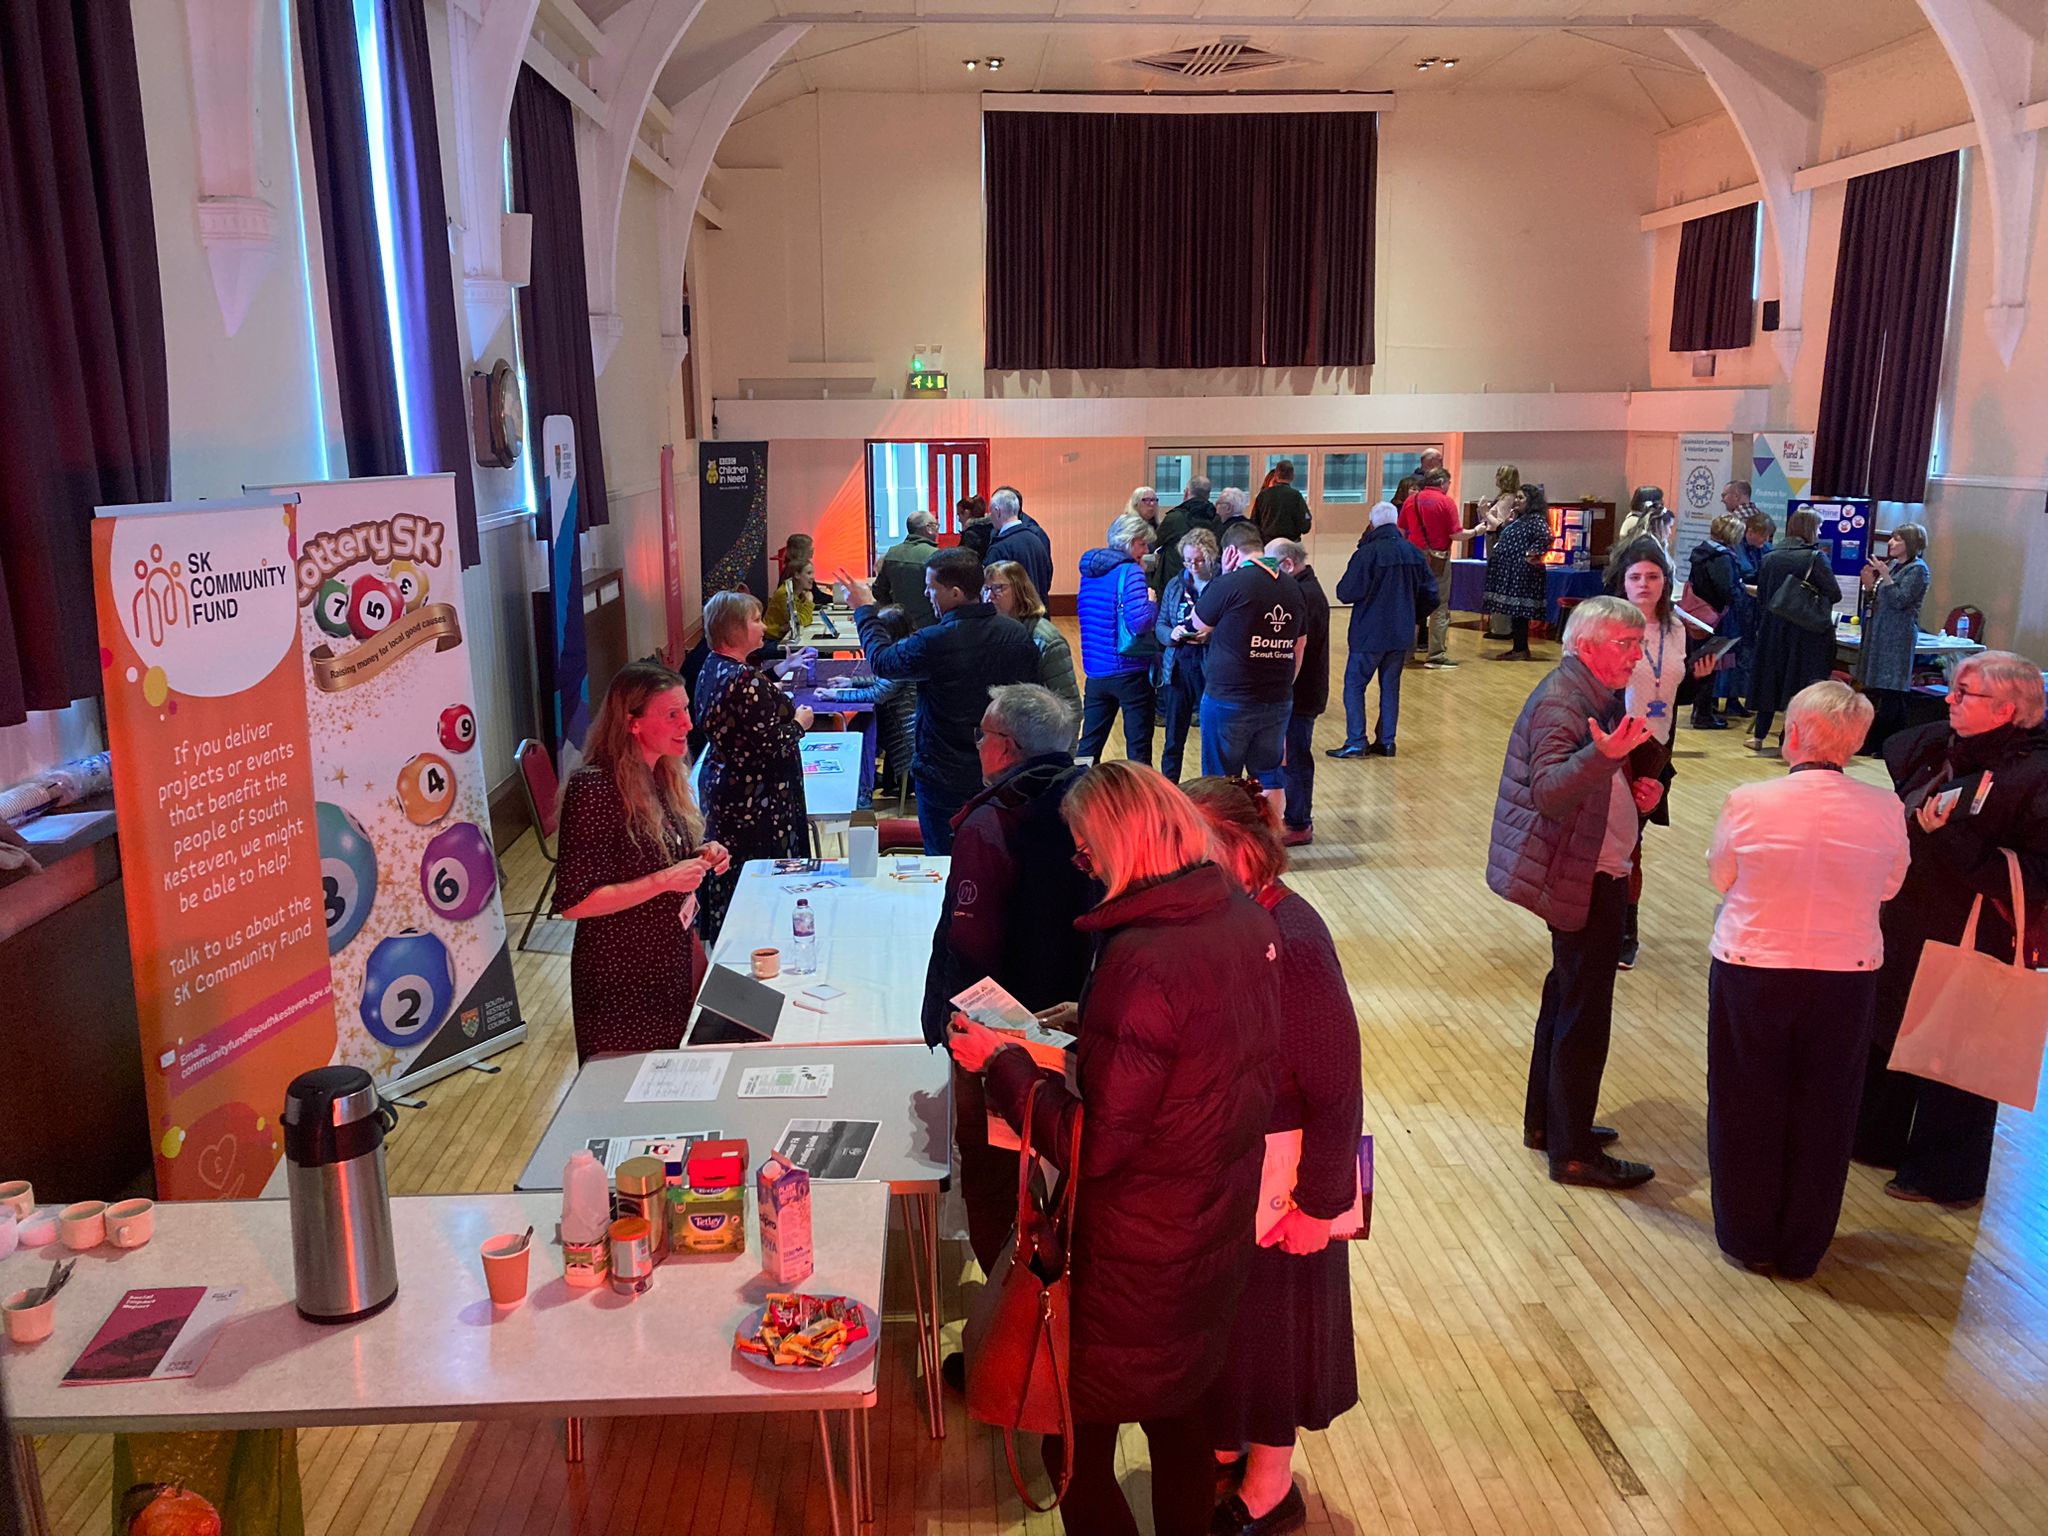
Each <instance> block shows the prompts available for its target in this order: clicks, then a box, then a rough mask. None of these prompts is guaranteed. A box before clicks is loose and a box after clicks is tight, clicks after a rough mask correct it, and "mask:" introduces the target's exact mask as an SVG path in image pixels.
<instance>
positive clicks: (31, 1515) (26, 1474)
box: [7, 1435, 56, 1536]
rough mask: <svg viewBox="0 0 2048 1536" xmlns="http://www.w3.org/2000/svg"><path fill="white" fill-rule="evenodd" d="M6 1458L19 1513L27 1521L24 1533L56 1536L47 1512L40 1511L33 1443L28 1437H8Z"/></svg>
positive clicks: (39, 1471)
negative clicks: (11, 1463)
mask: <svg viewBox="0 0 2048 1536" xmlns="http://www.w3.org/2000/svg"><path fill="white" fill-rule="evenodd" d="M7 1442H8V1450H7V1454H8V1455H9V1456H11V1457H12V1458H13V1459H14V1483H15V1487H16V1488H17V1489H18V1490H19V1491H20V1494H21V1508H22V1513H23V1514H24V1515H26V1516H27V1517H28V1523H27V1525H25V1526H24V1527H23V1529H24V1530H25V1531H26V1532H27V1533H28V1536H55V1531H56V1527H55V1526H53V1525H51V1524H50V1512H49V1510H47V1509H46V1508H44V1507H43V1474H42V1469H41V1468H40V1467H38V1466H37V1465H36V1443H35V1441H34V1440H32V1439H30V1438H29V1437H28V1436H27V1435H9V1436H8V1437H7Z"/></svg>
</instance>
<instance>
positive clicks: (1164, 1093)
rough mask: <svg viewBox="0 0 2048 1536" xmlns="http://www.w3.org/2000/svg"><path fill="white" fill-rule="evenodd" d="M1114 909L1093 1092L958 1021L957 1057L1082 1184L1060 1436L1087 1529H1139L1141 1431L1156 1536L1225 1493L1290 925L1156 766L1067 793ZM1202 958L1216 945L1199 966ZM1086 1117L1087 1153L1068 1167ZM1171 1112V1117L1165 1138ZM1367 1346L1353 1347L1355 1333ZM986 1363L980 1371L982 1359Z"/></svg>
mask: <svg viewBox="0 0 2048 1536" xmlns="http://www.w3.org/2000/svg"><path fill="white" fill-rule="evenodd" d="M1060 812H1061V815H1062V816H1063V817H1064V818H1065V820H1066V823H1067V826H1068V828H1069V829H1070V830H1071V831H1072V832H1073V835H1074V846H1075V849H1076V850H1077V851H1076V855H1075V857H1076V859H1077V860H1078V861H1079V862H1080V863H1081V864H1082V865H1083V866H1084V867H1085V868H1087V869H1088V870H1090V871H1092V872H1093V874H1094V875H1095V877H1096V879H1098V880H1099V881H1101V882H1102V884H1103V886H1104V888H1105V892H1106V894H1105V896H1104V898H1103V901H1102V904H1101V905H1100V906H1097V907H1096V908H1094V909H1093V910H1092V911H1090V912H1087V913H1084V914H1083V915H1082V916H1081V917H1079V918H1078V919H1076V920H1075V923H1074V926H1075V927H1076V928H1078V929H1081V930H1083V931H1084V932H1086V933H1088V934H1090V935H1091V936H1093V938H1094V939H1095V942H1096V946H1097V948H1096V959H1095V968H1094V970H1093V972H1092V973H1091V974H1090V976H1089V978H1088V983H1087V985H1086V987H1085V988H1084V989H1083V990H1082V993H1081V1001H1080V1008H1079V1019H1078V1024H1077V1025H1075V1024H1063V1025H1062V1027H1074V1028H1077V1032H1078V1034H1079V1036H1080V1039H1079V1043H1078V1044H1077V1045H1076V1046H1075V1056H1076V1058H1077V1060H1078V1070H1077V1076H1078V1079H1079V1082H1080V1085H1081V1092H1080V1097H1078V1098H1076V1097H1075V1096H1074V1095H1073V1094H1072V1093H1071V1092H1069V1091H1068V1089H1067V1086H1066V1082H1065V1079H1064V1078H1062V1077H1061V1076H1060V1075H1059V1074H1058V1073H1045V1072H1041V1071H1040V1069H1039V1068H1038V1067H1037V1065H1036V1064H1035V1063H1034V1062H1033V1061H1032V1059H1031V1056H1030V1055H1029V1053H1028V1052H1026V1051H1024V1050H1023V1049H1021V1048H1020V1047H1018V1046H1016V1045H1014V1044H1006V1043H1005V1040H1004V1037H1003V1036H1001V1035H997V1034H995V1033H993V1032H992V1031H990V1030H987V1029H984V1028H982V1027H981V1026H980V1025H978V1024H975V1023H973V1022H971V1021H970V1020H968V1019H966V1018H964V1017H962V1016H960V1015H958V1014H956V1015H954V1017H953V1024H952V1048H953V1060H954V1062H955V1063H956V1064H957V1065H958V1066H959V1067H960V1068H961V1069H963V1070H965V1071H968V1072H982V1073H984V1074H985V1078H986V1085H987V1086H986V1091H987V1095H988V1103H989V1106H990V1107H991V1108H992V1109H994V1110H995V1111H996V1112H997V1113H998V1114H1000V1115H1002V1116H1003V1118H1004V1119H1006V1120H1008V1121H1009V1122H1010V1124H1011V1125H1013V1126H1021V1125H1022V1123H1023V1119H1024V1113H1025V1106H1026V1102H1027V1098H1030V1090H1031V1088H1032V1086H1033V1085H1034V1084H1037V1085H1038V1086H1039V1092H1038V1093H1037V1095H1036V1097H1035V1099H1032V1100H1031V1102H1032V1103H1034V1105H1035V1109H1034V1111H1033V1119H1032V1145H1033V1147H1034V1148H1035V1149H1036V1150H1037V1151H1038V1152H1040V1153H1041V1154H1043V1155H1045V1156H1048V1157H1050V1158H1052V1159H1053V1160H1054V1161H1055V1162H1056V1163H1059V1164H1061V1165H1062V1166H1061V1172H1062V1174H1063V1175H1064V1176H1065V1177H1067V1178H1078V1179H1079V1180H1080V1181H1081V1182H1080V1186H1079V1189H1078V1191H1077V1196H1076V1198H1077V1202H1078V1203H1077V1207H1076V1211H1075V1216H1074V1239H1073V1245H1072V1250H1071V1252H1072V1262H1073V1322H1072V1330H1073V1331H1072V1341H1073V1355H1072V1381H1071V1394H1072V1401H1073V1414H1074V1422H1075V1434H1074V1438H1073V1443H1072V1444H1071V1445H1063V1444H1061V1443H1060V1442H1057V1441H1048V1443H1047V1445H1046V1467H1047V1470H1048V1472H1049V1473H1051V1475H1052V1477H1053V1480H1054V1484H1055V1486H1058V1485H1059V1483H1060V1469H1061V1466H1062V1464H1063V1460H1064V1458H1065V1457H1066V1456H1067V1455H1071V1457H1072V1468H1073V1477H1072V1484H1071V1486H1070V1487H1068V1489H1067V1493H1066V1499H1065V1502H1064V1503H1063V1504H1062V1505H1061V1507H1060V1517H1061V1519H1062V1521H1063V1522H1064V1523H1065V1526H1066V1529H1067V1530H1068V1531H1069V1532H1071V1533H1073V1536H1106V1533H1107V1536H1125V1533H1133V1532H1135V1531H1136V1530H1137V1525H1136V1524H1135V1522H1134V1521H1133V1518H1132V1515H1131V1511H1130V1507H1129V1505H1127V1504H1126V1503H1125V1502H1124V1496H1123V1491H1122V1490H1121V1489H1120V1488H1119V1487H1118V1486H1117V1480H1116V1442H1117V1430H1118V1427H1119V1426H1121V1425H1124V1424H1130V1423H1137V1424H1141V1425H1142V1426H1143V1427H1144V1430H1145V1437H1146V1440H1147V1442H1148V1443H1149V1445H1150V1448H1151V1456H1152V1525H1153V1530H1154V1531H1155V1532H1156V1533H1157V1536H1203V1533H1205V1532H1207V1531H1208V1529H1209V1522H1210V1518H1211V1515H1212V1513H1213V1510H1214V1505H1215V1475H1214V1472H1213V1470H1212V1468H1213V1465H1214V1458H1213V1457H1212V1455H1211V1453H1210V1449H1209V1439H1210V1437H1209V1426H1208V1420H1207V1416H1206V1412H1205V1407H1206V1398H1207V1394H1208V1392H1209V1389H1210V1387H1211V1385H1212V1383H1213V1382H1214V1381H1215V1379H1216V1376H1217V1374H1218V1372H1219V1371H1220V1370H1221V1368H1222V1365H1223V1356H1224V1351H1225V1349H1226V1347H1227V1346H1228V1344H1229V1342H1230V1335H1231V1328H1232V1325H1233V1323H1234V1321H1235V1319H1236V1314H1237V1305H1238V1296H1239V1294H1240V1292H1241V1291H1242V1290H1243V1288H1244V1284H1245V1275H1246V1271H1247V1269H1248V1267H1249V1265H1250V1262H1251V1256H1252V1241H1251V1234H1252V1224H1253V1210H1254V1207H1255V1206H1256V1205H1257V1203H1258V1193H1259V1168H1260V1163H1261V1160H1262V1155H1263V1150H1264V1143H1265V1132H1266V1123H1267V1117H1268V1115H1269V1113H1270V1111H1271V1110H1272V1107H1273V1071H1272V1066H1271V1049H1270V1036H1271V1032H1272V1029H1273V1027H1274V1024H1275V1021H1276V1020H1278V1019H1279V1018H1280V1016H1281V1009H1282V1006H1283V1004H1282V1000H1281V992H1280V964H1279V959H1280V932H1279V930H1278V928H1276V927H1275V926H1274V923H1273V919H1272V918H1271V917H1269V916H1268V915H1267V914H1266V913H1265V912H1264V911H1263V910H1261V908H1260V907H1259V906H1258V904H1257V903H1255V902H1254V901H1252V900H1251V899H1250V898H1249V897H1248V896H1246V895H1245V894H1244V891H1243V889H1242V888H1241V887H1240V886H1239V885H1238V883H1237V881H1236V879H1235V878H1234V877H1233V876H1232V875H1231V874H1230V873H1229V872H1228V871H1226V870H1224V869H1222V868H1221V867H1219V866H1218V865H1216V864H1215V863H1212V862H1211V861H1210V857H1209V829H1208V825H1207V824H1206V823H1205V822H1204V821H1203V819H1202V817H1201V815H1200V813H1199V812H1197V811H1196V809H1195V807H1194V806H1193V805H1192V804H1191V803H1190V802H1189V801H1188V799H1187V798H1186V797H1185V796H1184V795H1182V794H1181V792H1180V791H1179V790H1177V789H1175V788H1174V787H1173V786H1172V785H1171V784H1169V783H1167V781H1166V780H1165V779H1164V778H1163V777H1161V776H1160V774H1159V773H1157V772H1156V771H1155V770H1153V769H1151V768H1148V767H1144V766H1141V765H1139V764H1136V763H1129V762H1112V763H1102V764H1098V765H1097V766H1096V767H1095V768H1093V769H1091V770H1090V771H1089V772H1088V773H1087V774H1085V775H1083V777H1082V778H1081V779H1080V781H1079V782H1078V783H1076V784H1075V785H1074V787H1073V788H1072V789H1070V790H1069V791H1068V792H1067V797H1066V800H1065V801H1064V802H1063V803H1062V805H1061V808H1060ZM1190 955H1199V956H1201V963H1200V964H1199V965H1190V964H1189V963H1188V957H1189V956H1190ZM1077 1115H1078V1116H1080V1117H1081V1157H1080V1165H1079V1167H1067V1166H1065V1162H1066V1159H1067V1157H1068V1149H1069V1145H1070V1141H1069V1138H1070V1135H1071V1133H1072V1130H1073V1127H1074V1125H1075V1117H1076V1116H1077ZM1162 1127H1170V1131H1169V1132H1167V1133H1165V1134H1162ZM1346 1347H1347V1348H1348V1347H1349V1346H1348V1345H1347V1346H1346ZM971 1364H972V1363H971V1362H970V1369H971Z"/></svg>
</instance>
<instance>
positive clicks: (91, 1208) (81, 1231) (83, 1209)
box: [57, 1200, 107, 1253]
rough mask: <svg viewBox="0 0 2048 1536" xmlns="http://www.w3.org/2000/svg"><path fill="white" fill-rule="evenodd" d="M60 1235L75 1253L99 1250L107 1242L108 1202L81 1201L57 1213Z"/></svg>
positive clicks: (66, 1245) (65, 1244) (67, 1246)
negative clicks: (90, 1249)
mask: <svg viewBox="0 0 2048 1536" xmlns="http://www.w3.org/2000/svg"><path fill="white" fill-rule="evenodd" d="M57 1228H58V1235H59V1236H61V1237H62V1238H63V1239H64V1246H65V1247H66V1248H69V1249H71V1250H72V1251H73V1252H74V1253H83V1252H84V1251H85V1250H86V1249H88V1248H97V1247H99V1245H100V1244H101V1243H104V1242H105V1241H106V1240H107V1202H106V1201H104V1200H81V1201H79V1202H78V1203H77V1204H76V1205H67V1206H65V1207H64V1209H63V1210H61V1211H59V1212H58V1213H57Z"/></svg>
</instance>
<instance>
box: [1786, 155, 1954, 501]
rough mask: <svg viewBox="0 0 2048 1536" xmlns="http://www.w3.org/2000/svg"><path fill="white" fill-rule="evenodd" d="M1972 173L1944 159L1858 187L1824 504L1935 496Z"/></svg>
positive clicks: (1821, 476)
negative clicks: (1958, 260)
mask: <svg viewBox="0 0 2048 1536" xmlns="http://www.w3.org/2000/svg"><path fill="white" fill-rule="evenodd" d="M1960 165H1961V157H1960V156H1958V155H1939V156H1937V157H1935V158H1934V159H1931V160H1915V161H1912V162H1911V163H1909V164H1907V165H1899V166H1894V167H1892V169H1890V170H1888V171H1878V172H1876V173H1875V174H1873V175H1870V176H1858V177H1856V178H1855V179H1854V180H1853V181H1851V182H1850V183H1849V189H1848V193H1847V196H1846V198H1845V200H1844V202H1843V205H1842V244H1841V249H1840V251H1839V253H1838V254H1837V256H1836V258H1835V303H1834V310H1833V312H1832V316H1831V318H1830V319H1829V321H1828V356H1827V364H1826V367H1825V368H1824V369H1823V371H1822V373H1821V386H1820V425H1819V428H1818V430H1817V431H1816V432H1815V434H1814V443H1813V487H1814V492H1815V494H1816V495H1822V496H1868V497H1870V498H1871V499H1872V500H1873V501H1920V500H1923V499H1924V498H1925V497H1926V495H1927V457H1928V454H1929V453H1930V451H1931V450H1932V448H1933V445H1934V406H1935V401H1936V398H1937V396H1938V395H1939V393H1940V389H1941V353H1942V346H1943V340H1944V337H1945V335H1946V332H1947V321H1948V269H1949V256H1950V253H1951V250H1952V248H1953V246H1954V243H1955V228H1956V192H1957V187H1958V184H1959V172H1960Z"/></svg>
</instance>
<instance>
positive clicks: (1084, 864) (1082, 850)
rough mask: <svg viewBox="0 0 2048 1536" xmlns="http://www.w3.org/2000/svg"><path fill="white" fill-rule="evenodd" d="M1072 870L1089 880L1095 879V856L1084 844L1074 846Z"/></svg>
mask: <svg viewBox="0 0 2048 1536" xmlns="http://www.w3.org/2000/svg"><path fill="white" fill-rule="evenodd" d="M1074 868H1076V869H1078V870H1079V871H1081V873H1082V874H1084V875H1086V876H1088V877H1089V878H1090V879H1091V880H1092V879H1094V878H1095V856H1094V855H1093V854H1091V853H1090V852H1089V851H1088V848H1087V845H1086V844H1083V843H1076V844H1074Z"/></svg>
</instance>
